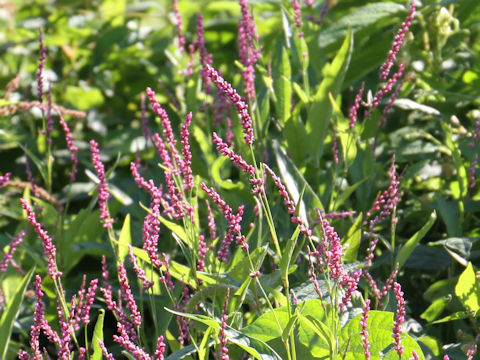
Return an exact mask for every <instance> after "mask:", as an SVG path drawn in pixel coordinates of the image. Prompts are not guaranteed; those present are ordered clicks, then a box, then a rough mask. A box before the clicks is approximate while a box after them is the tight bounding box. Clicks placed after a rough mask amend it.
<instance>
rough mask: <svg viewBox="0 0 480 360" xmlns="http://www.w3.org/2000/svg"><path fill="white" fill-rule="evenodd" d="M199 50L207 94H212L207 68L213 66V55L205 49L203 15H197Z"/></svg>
mask: <svg viewBox="0 0 480 360" xmlns="http://www.w3.org/2000/svg"><path fill="white" fill-rule="evenodd" d="M197 49H198V51H199V53H200V64H202V69H201V70H200V75H201V76H202V80H203V83H204V86H205V93H206V94H210V91H211V88H210V82H211V80H210V78H209V77H208V75H207V73H206V70H205V66H207V65H212V55H211V54H209V53H208V52H207V48H206V47H205V37H204V29H203V15H202V14H198V15H197Z"/></svg>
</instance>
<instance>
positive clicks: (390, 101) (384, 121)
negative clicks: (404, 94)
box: [378, 77, 407, 127]
mask: <svg viewBox="0 0 480 360" xmlns="http://www.w3.org/2000/svg"><path fill="white" fill-rule="evenodd" d="M405 81H407V78H406V77H404V78H403V79H402V80H401V81H400V83H399V84H398V85H397V87H396V88H395V91H394V92H393V94H392V96H390V98H389V99H388V102H387V105H386V106H385V109H383V114H382V117H381V118H380V122H379V123H378V126H379V127H382V126H385V125H387V115H388V114H390V111H391V110H392V107H393V103H394V102H395V100H397V97H398V94H399V93H400V90H402V87H403V84H405Z"/></svg>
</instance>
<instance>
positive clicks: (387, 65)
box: [380, 1, 416, 81]
mask: <svg viewBox="0 0 480 360" xmlns="http://www.w3.org/2000/svg"><path fill="white" fill-rule="evenodd" d="M415 8H416V6H415V1H412V2H410V12H409V13H408V16H407V18H406V19H405V22H403V23H402V26H401V27H400V28H399V29H398V31H397V35H395V38H394V40H393V43H392V48H391V49H390V51H389V52H388V56H387V59H386V60H385V62H384V63H383V65H382V66H381V68H380V80H382V81H385V80H386V79H387V77H388V74H389V73H390V69H391V68H392V66H393V63H394V62H395V59H396V58H397V54H398V52H399V51H400V48H401V47H402V44H403V40H404V38H405V35H406V34H407V32H408V30H409V29H410V26H411V25H412V20H413V17H414V16H415Z"/></svg>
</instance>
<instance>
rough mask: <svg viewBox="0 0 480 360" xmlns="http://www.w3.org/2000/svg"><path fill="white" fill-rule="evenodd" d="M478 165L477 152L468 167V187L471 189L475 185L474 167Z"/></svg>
mask: <svg viewBox="0 0 480 360" xmlns="http://www.w3.org/2000/svg"><path fill="white" fill-rule="evenodd" d="M477 165H478V154H475V157H474V158H473V161H472V164H471V165H470V167H469V168H468V188H469V189H473V188H474V187H475V169H476V167H477Z"/></svg>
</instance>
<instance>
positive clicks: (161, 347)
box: [154, 335, 165, 360]
mask: <svg viewBox="0 0 480 360" xmlns="http://www.w3.org/2000/svg"><path fill="white" fill-rule="evenodd" d="M164 354H165V343H164V342H163V336H161V335H160V336H159V337H158V339H157V347H156V349H155V354H154V359H155V360H164V359H165V357H164Z"/></svg>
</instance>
